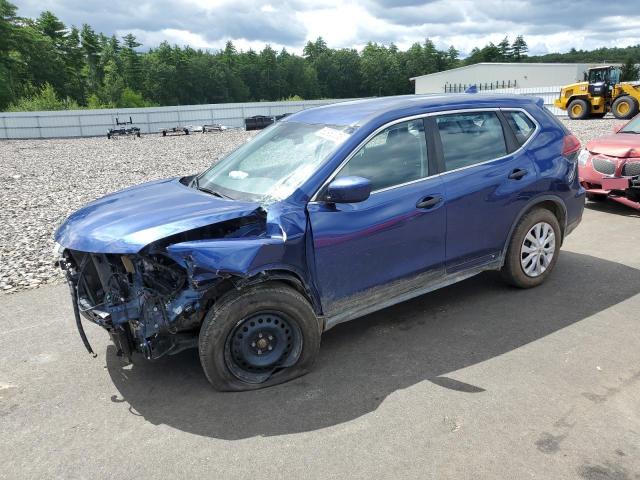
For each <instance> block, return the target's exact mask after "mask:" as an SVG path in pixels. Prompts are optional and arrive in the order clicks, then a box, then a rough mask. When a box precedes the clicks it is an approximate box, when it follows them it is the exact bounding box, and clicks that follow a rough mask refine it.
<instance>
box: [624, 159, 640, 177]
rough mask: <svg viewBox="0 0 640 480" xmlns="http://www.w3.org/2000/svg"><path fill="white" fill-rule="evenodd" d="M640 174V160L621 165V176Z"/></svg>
mask: <svg viewBox="0 0 640 480" xmlns="http://www.w3.org/2000/svg"><path fill="white" fill-rule="evenodd" d="M636 175H640V162H627V163H625V164H624V165H623V166H622V176H623V177H635V176H636Z"/></svg>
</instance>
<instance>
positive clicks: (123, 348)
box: [58, 209, 266, 360]
mask: <svg viewBox="0 0 640 480" xmlns="http://www.w3.org/2000/svg"><path fill="white" fill-rule="evenodd" d="M265 219H266V213H265V212H264V211H263V210H262V209H258V210H256V211H255V212H254V213H253V214H252V215H249V216H246V217H241V218H237V219H233V220H227V221H224V222H221V223H218V224H215V225H212V226H206V227H201V228H198V229H194V230H191V231H187V232H183V233H179V234H175V235H172V236H170V237H168V238H165V239H162V240H159V241H156V242H154V243H152V244H150V245H148V246H147V247H145V248H144V249H142V250H141V251H140V252H139V253H136V254H113V253H88V252H81V251H77V250H72V249H65V250H63V251H62V252H60V253H61V256H60V257H59V259H58V264H59V266H60V267H61V268H62V269H63V270H64V271H65V274H66V277H67V281H68V283H69V286H70V289H71V296H72V301H73V304H74V313H75V315H76V323H77V326H78V330H79V332H80V336H81V337H82V340H83V342H84V344H85V347H86V348H87V350H89V352H90V353H93V350H92V349H91V346H90V344H89V342H88V340H87V338H86V335H85V333H84V330H83V327H82V324H81V322H80V316H82V317H84V318H86V319H88V320H90V321H92V322H93V323H96V324H97V325H99V326H101V327H103V328H105V329H106V330H107V331H108V332H109V334H110V336H111V339H112V341H113V343H114V344H115V346H116V347H117V349H118V355H121V356H125V357H127V358H128V359H129V360H130V359H131V355H132V353H133V352H139V353H141V354H142V355H144V356H145V357H146V358H147V359H150V360H153V359H157V358H159V357H161V356H163V355H165V354H174V353H178V352H180V351H182V350H184V349H185V348H191V347H195V346H197V338H198V337H197V334H198V329H199V326H200V324H201V322H202V319H203V317H204V315H205V314H206V311H207V309H208V307H209V306H210V304H211V303H212V301H213V300H214V299H215V297H216V296H217V295H219V294H221V293H223V292H224V291H226V290H228V289H229V288H233V287H234V286H236V285H239V284H240V283H239V282H242V280H243V278H242V277H241V276H239V275H237V273H229V272H225V271H220V270H217V269H215V268H213V267H211V266H210V265H207V266H205V265H203V264H201V263H198V260H197V259H194V257H193V255H192V254H191V253H190V249H188V248H187V249H185V250H184V252H180V253H174V254H171V253H170V252H169V250H168V247H171V246H172V245H189V242H192V243H200V244H202V246H203V249H204V250H205V251H206V249H207V245H208V244H207V241H208V240H211V239H214V240H215V239H218V240H222V241H225V240H226V239H234V238H235V239H237V238H250V239H253V240H260V239H261V238H264V235H265ZM172 257H173V258H172ZM223 284H224V285H223Z"/></svg>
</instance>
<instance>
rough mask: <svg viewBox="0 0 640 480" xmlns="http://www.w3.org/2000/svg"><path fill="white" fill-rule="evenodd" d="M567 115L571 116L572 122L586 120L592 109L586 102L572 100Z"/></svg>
mask: <svg viewBox="0 0 640 480" xmlns="http://www.w3.org/2000/svg"><path fill="white" fill-rule="evenodd" d="M567 113H568V114H569V118H570V119H572V120H584V119H585V118H587V117H588V116H589V114H590V113H591V108H590V107H589V104H588V103H587V101H586V100H583V99H581V98H576V99H575V100H571V103H569V106H568V107H567Z"/></svg>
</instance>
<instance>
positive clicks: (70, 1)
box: [12, 0, 640, 53]
mask: <svg viewBox="0 0 640 480" xmlns="http://www.w3.org/2000/svg"><path fill="white" fill-rule="evenodd" d="M12 1H13V3H15V4H17V6H18V7H19V14H21V15H24V16H30V17H35V16H37V15H38V14H39V12H40V10H42V9H44V8H48V9H50V10H51V11H53V12H54V13H55V14H56V15H58V16H60V18H61V19H62V20H63V21H64V22H65V23H67V24H74V25H81V24H82V23H89V24H90V25H92V26H94V27H95V29H96V30H98V31H102V32H104V33H105V34H112V33H117V34H118V35H122V34H124V33H128V32H132V33H134V34H135V35H136V36H137V37H138V38H139V40H141V42H142V43H143V44H144V46H146V47H152V46H155V45H157V44H158V43H159V42H161V41H162V40H167V41H169V42H170V43H177V44H180V45H186V44H189V45H191V46H192V47H195V48H222V47H223V46H224V43H225V42H226V41H227V40H232V41H233V42H234V44H236V46H237V47H238V48H240V49H244V50H246V49H248V48H253V49H254V50H261V49H262V48H263V46H264V45H265V44H266V43H270V44H271V46H272V47H273V48H275V49H280V48H282V47H287V49H288V50H290V51H294V52H297V53H300V52H301V51H302V48H303V47H304V44H305V43H306V41H307V40H315V39H316V38H317V37H319V36H321V37H323V38H324V39H325V41H326V42H327V44H328V45H329V46H331V47H335V48H343V47H347V48H358V49H360V48H362V47H363V46H364V45H365V44H366V42H367V41H376V42H379V43H386V44H388V43H390V42H394V43H395V44H396V45H398V47H400V48H402V49H405V48H407V47H409V46H410V45H411V44H412V43H414V42H423V41H424V39H425V38H427V37H428V38H430V39H431V40H433V41H434V42H435V43H436V45H437V46H438V47H440V48H446V47H448V46H449V45H455V46H456V48H458V49H459V50H460V51H462V52H469V51H470V50H471V49H472V48H473V47H482V46H484V45H485V44H486V43H487V42H490V41H491V42H494V43H497V42H499V41H500V40H501V39H502V38H503V37H504V36H505V35H508V36H509V37H510V38H511V39H512V40H513V39H514V38H515V37H516V36H517V35H520V34H522V35H524V36H525V39H526V40H527V42H528V44H529V47H530V51H531V53H546V52H550V51H561V52H564V51H568V50H569V49H571V48H576V49H593V48H596V47H601V46H607V47H613V46H628V45H635V44H638V43H640V13H638V11H637V8H635V7H637V5H636V0H618V1H617V2H615V3H609V4H607V6H606V8H604V7H603V3H602V2H600V1H598V0H564V1H562V2H558V1H557V0H484V1H483V2H481V3H480V2H477V1H474V0H455V1H452V0H316V1H312V2H309V1H308V0H280V1H277V0H271V1H270V2H269V3H266V4H262V5H260V4H256V2H255V1H253V0H183V1H182V2H175V1H174V0H154V1H152V0H138V1H137V2H131V1H129V0H111V1H110V2H108V3H105V2H104V1H103V0H51V1H49V2H46V3H44V5H43V2H41V1H38V0H12Z"/></svg>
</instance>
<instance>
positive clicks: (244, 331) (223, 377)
mask: <svg viewBox="0 0 640 480" xmlns="http://www.w3.org/2000/svg"><path fill="white" fill-rule="evenodd" d="M319 348H320V327H319V323H318V320H317V317H316V315H315V313H314V311H313V309H312V308H311V305H310V304H309V302H308V301H307V299H306V298H305V297H304V296H303V295H302V294H300V293H299V292H298V291H296V290H294V289H293V288H290V287H288V286H287V285H284V284H281V283H269V284H262V285H257V286H253V287H249V288H248V289H246V290H244V291H241V292H240V293H238V292H233V293H231V294H229V295H227V296H225V297H223V298H221V299H220V300H219V301H218V302H216V304H215V305H214V306H213V307H212V308H211V310H210V311H209V313H208V314H207V316H206V318H205V320H204V322H203V324H202V328H201V330H200V339H199V352H200V363H201V364H202V368H203V369H204V373H205V375H206V377H207V379H208V380H209V382H210V383H211V384H212V385H213V386H214V388H216V389H217V390H222V391H243V390H256V389H259V388H263V387H267V386H271V385H276V384H279V383H282V382H286V381H288V380H291V379H293V378H296V377H299V376H301V375H304V374H305V373H307V372H308V371H309V370H310V369H311V366H312V365H313V363H314V361H315V359H316V356H317V353H318V350H319Z"/></svg>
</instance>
